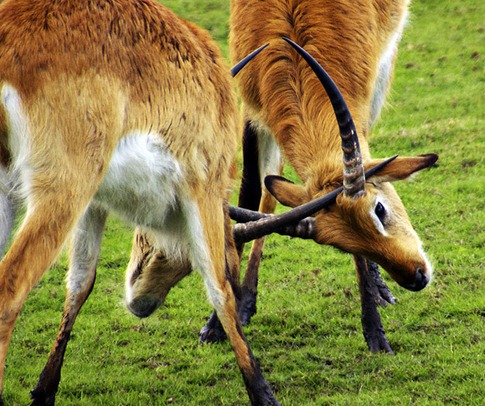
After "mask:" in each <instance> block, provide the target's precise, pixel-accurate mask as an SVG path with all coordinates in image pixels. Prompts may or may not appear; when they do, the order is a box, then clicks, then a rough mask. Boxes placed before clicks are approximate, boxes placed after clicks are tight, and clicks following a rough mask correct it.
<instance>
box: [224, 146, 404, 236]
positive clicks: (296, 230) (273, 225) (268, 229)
mask: <svg viewBox="0 0 485 406" xmlns="http://www.w3.org/2000/svg"><path fill="white" fill-rule="evenodd" d="M396 158H397V155H395V156H393V157H391V158H389V159H386V160H385V161H383V162H381V163H380V164H379V165H376V166H375V167H373V168H371V169H369V170H368V171H367V172H366V173H365V177H366V178H367V179H369V178H370V177H372V176H373V175H374V174H376V173H377V172H378V171H379V170H381V169H382V168H384V167H385V166H386V165H388V164H389V163H391V162H392V161H394V159H396ZM343 189H344V187H343V186H340V187H339V188H338V189H335V190H333V191H332V192H330V193H327V194H326V195H324V196H322V197H319V198H317V199H314V200H312V201H310V202H308V203H305V204H302V205H301V206H298V207H295V208H294V209H291V210H289V211H287V212H285V213H281V214H276V215H272V214H264V213H260V212H257V211H252V210H247V209H242V208H240V207H233V206H231V207H229V216H230V217H231V219H233V220H236V221H238V222H239V223H240V224H235V225H234V228H233V234H234V239H235V240H236V241H238V242H248V241H252V240H255V239H257V238H261V237H264V236H265V235H268V234H271V233H278V234H282V235H288V236H290V237H297V238H303V239H313V238H314V237H315V227H314V224H315V220H314V219H313V218H307V217H309V216H311V215H313V214H315V213H316V212H318V211H320V210H322V209H324V208H326V207H328V206H330V205H331V204H332V203H334V202H335V199H336V198H337V196H338V195H339V194H340V192H342V190H343ZM242 223H244V224H242Z"/></svg>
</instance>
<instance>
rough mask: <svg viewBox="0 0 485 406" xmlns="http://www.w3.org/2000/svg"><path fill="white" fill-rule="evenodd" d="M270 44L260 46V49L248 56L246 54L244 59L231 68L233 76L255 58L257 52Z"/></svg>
mask: <svg viewBox="0 0 485 406" xmlns="http://www.w3.org/2000/svg"><path fill="white" fill-rule="evenodd" d="M268 45H269V43H268V44H264V45H263V46H260V47H259V48H258V49H256V50H254V51H253V52H251V53H250V54H249V55H248V56H246V57H245V58H244V59H241V60H240V61H239V62H238V63H236V65H234V67H233V68H232V69H231V75H232V77H235V76H236V75H237V74H238V73H239V71H240V70H241V69H242V68H244V67H245V66H246V64H247V63H248V62H249V61H250V60H251V59H253V58H254V57H255V56H256V55H257V54H259V53H260V52H261V51H262V50H263V49H264V48H266V47H267V46H268Z"/></svg>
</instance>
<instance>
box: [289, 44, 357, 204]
mask: <svg viewBox="0 0 485 406" xmlns="http://www.w3.org/2000/svg"><path fill="white" fill-rule="evenodd" d="M283 39H284V40H285V41H286V42H288V43H289V44H290V45H291V46H292V47H293V48H295V49H296V51H297V52H298V53H299V54H300V55H301V56H302V57H303V59H305V61H306V62H307V63H308V65H309V66H310V67H311V68H312V70H313V72H315V74H316V75H317V77H318V79H319V80H320V82H321V83H322V85H323V87H324V88H325V91H326V92H327V95H328V98H329V99H330V102H331V103H332V107H333V110H334V112H335V116H336V117H337V122H338V126H339V129H340V137H341V138H342V151H343V163H344V190H345V194H346V196H349V197H359V196H362V195H363V194H365V175H364V165H363V162H362V155H361V153H360V146H359V138H358V136H357V130H356V128H355V124H354V121H353V119H352V116H351V115H350V111H349V109H348V107H347V104H346V103H345V100H344V98H343V96H342V93H340V90H338V88H337V86H336V85H335V83H334V82H333V80H332V79H331V78H330V76H329V75H328V73H327V72H325V69H323V68H322V66H321V65H320V64H319V63H318V62H317V61H316V60H315V59H314V58H313V57H312V56H311V55H310V54H309V53H308V52H307V51H305V50H304V49H303V48H302V47H300V46H299V45H298V44H296V43H295V42H293V41H292V40H291V39H289V38H286V37H283Z"/></svg>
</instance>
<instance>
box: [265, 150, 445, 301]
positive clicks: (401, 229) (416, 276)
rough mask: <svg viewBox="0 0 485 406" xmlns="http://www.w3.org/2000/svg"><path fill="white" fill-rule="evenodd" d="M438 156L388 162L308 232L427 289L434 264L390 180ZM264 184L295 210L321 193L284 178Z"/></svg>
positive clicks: (342, 195)
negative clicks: (363, 185) (361, 190)
mask: <svg viewBox="0 0 485 406" xmlns="http://www.w3.org/2000/svg"><path fill="white" fill-rule="evenodd" d="M437 159H438V157H437V155H434V154H429V155H422V156H418V157H407V158H397V159H394V160H393V161H392V162H389V163H387V164H386V165H385V166H384V167H382V168H380V169H378V170H377V172H375V173H374V174H372V176H371V177H369V178H368V179H367V181H366V182H365V187H364V188H363V192H362V193H359V194H357V195H351V196H349V195H348V194H346V193H344V192H342V193H340V194H339V195H338V196H337V198H336V199H335V200H333V201H332V202H330V203H327V204H326V206H325V208H323V209H322V210H320V211H318V212H317V213H316V214H315V215H314V217H313V222H312V227H311V231H309V237H310V238H313V239H314V240H315V241H316V242H317V243H319V244H328V245H332V246H334V247H336V248H339V249H341V250H343V251H345V252H349V253H351V254H354V255H360V256H363V257H366V258H368V259H370V260H372V261H374V262H377V263H378V264H379V265H381V266H382V267H383V268H384V269H385V270H386V271H387V272H388V273H389V274H390V275H391V276H392V278H393V279H394V280H395V281H396V282H397V283H399V284H400V285H401V286H403V287H404V288H406V289H409V290H413V291H418V290H421V289H423V288H424V287H425V286H426V285H427V284H428V283H429V281H430V280H431V275H432V267H431V265H430V263H429V261H428V259H427V258H426V255H425V253H424V251H423V249H422V246H421V241H420V240H419V238H418V236H417V234H416V232H415V231H414V229H413V227H412V225H411V223H410V221H409V218H408V215H407V213H406V210H405V208H404V206H403V204H402V202H401V199H400V198H399V196H398V195H397V193H396V191H395V190H394V187H393V186H392V185H391V183H390V181H395V180H400V179H405V178H407V177H409V176H411V175H412V174H413V173H415V172H417V171H419V170H421V169H423V168H427V167H429V166H431V165H432V164H433V163H434V162H436V160H437ZM379 163H381V162H380V161H373V162H370V163H369V164H368V165H366V167H371V168H372V167H373V168H377V166H378V164H379ZM369 172H370V171H368V173H369ZM311 183H312V182H310V184H311ZM321 183H322V182H313V184H321ZM265 184H266V187H267V188H268V190H269V191H270V193H272V194H273V196H274V197H275V198H276V199H277V200H278V201H279V202H280V203H282V204H285V205H289V206H292V207H296V208H297V209H295V210H298V208H301V207H303V206H306V205H307V204H308V202H312V201H313V202H315V201H317V200H316V199H315V195H320V194H321V193H322V191H321V190H313V191H310V190H309V189H312V188H311V187H309V188H306V187H303V186H300V185H296V184H293V183H291V182H289V181H287V180H285V179H284V178H281V177H269V178H267V179H266V181H265ZM313 189H314V188H313Z"/></svg>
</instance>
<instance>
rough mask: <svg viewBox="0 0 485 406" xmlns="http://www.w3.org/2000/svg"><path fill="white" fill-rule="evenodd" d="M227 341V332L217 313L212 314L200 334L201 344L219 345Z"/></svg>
mask: <svg viewBox="0 0 485 406" xmlns="http://www.w3.org/2000/svg"><path fill="white" fill-rule="evenodd" d="M225 339H226V332H225V331H224V329H223V328H222V324H221V322H220V321H219V318H218V317H217V314H216V312H212V314H211V316H210V318H209V320H208V321H207V324H206V325H205V326H204V327H202V330H200V333H199V342H201V343H208V344H211V343H219V342H221V341H224V340H225Z"/></svg>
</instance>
